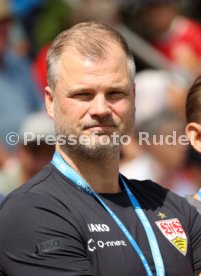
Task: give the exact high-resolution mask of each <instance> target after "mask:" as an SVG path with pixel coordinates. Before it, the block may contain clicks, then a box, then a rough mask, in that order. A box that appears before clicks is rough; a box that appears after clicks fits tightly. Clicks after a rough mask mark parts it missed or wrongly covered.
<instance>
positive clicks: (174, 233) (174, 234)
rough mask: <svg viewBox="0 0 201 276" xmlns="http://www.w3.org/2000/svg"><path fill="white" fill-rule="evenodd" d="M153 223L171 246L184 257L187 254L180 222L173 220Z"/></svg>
mask: <svg viewBox="0 0 201 276" xmlns="http://www.w3.org/2000/svg"><path fill="white" fill-rule="evenodd" d="M155 223H156V225H157V226H158V228H159V229H160V230H161V232H162V233H163V235H164V236H165V237H166V238H167V239H168V240H169V241H170V242H171V244H172V245H174V246H175V247H176V248H177V249H178V250H179V251H180V252H181V253H182V254H183V255H184V256H185V255H186V253H187V237H186V233H185V232H184V229H183V227H182V225H181V223H180V221H179V220H178V219H177V218H174V219H167V220H160V221H155Z"/></svg>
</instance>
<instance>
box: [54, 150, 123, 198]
mask: <svg viewBox="0 0 201 276" xmlns="http://www.w3.org/2000/svg"><path fill="white" fill-rule="evenodd" d="M56 150H57V152H58V153H59V154H60V155H61V156H62V158H63V159H64V161H66V162H67V163H68V165H70V166H71V167H72V168H73V169H74V170H75V171H76V172H77V173H78V174H79V175H80V176H81V177H82V178H83V179H84V180H85V181H86V182H87V183H88V185H89V186H90V187H91V188H92V189H93V190H94V191H95V192H96V193H118V192H120V191H121V188H120V185H119V153H118V152H115V153H114V154H113V155H111V156H107V158H104V160H100V158H99V159H98V158H97V160H96V159H95V158H89V157H88V156H84V155H82V156H81V155H79V157H78V156H77V155H76V154H75V153H74V154H72V153H69V152H68V153H66V151H65V152H64V151H63V150H62V149H61V148H60V147H59V146H56Z"/></svg>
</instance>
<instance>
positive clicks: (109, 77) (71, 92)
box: [49, 45, 135, 156]
mask: <svg viewBox="0 0 201 276" xmlns="http://www.w3.org/2000/svg"><path fill="white" fill-rule="evenodd" d="M57 74H58V75H57V84H56V89H55V96H54V97H53V100H52V104H51V105H53V113H52V114H50V116H52V117H53V118H54V121H55V127H56V133H57V135H65V136H69V135H70V134H73V135H75V136H76V137H77V138H79V137H80V136H86V137H88V138H92V136H93V138H94V139H95V140H94V139H93V144H92V143H90V144H88V143H87V144H85V145H83V144H80V143H78V144H77V145H76V146H74V147H72V145H68V144H67V145H66V146H65V147H66V148H67V149H69V150H70V147H71V148H73V150H74V151H75V150H76V149H77V150H78V151H80V152H82V153H83V152H84V153H87V154H88V155H91V156H96V155H97V152H102V151H105V152H107V151H108V149H109V150H111V149H114V148H117V147H116V146H114V144H113V143H112V142H111V143H109V144H107V146H106V145H103V142H104V141H105V137H106V136H108V137H111V135H112V134H113V133H114V132H115V133H116V134H117V135H119V136H122V135H128V134H131V133H132V132H133V127H134V112H135V107H134V86H133V84H132V82H131V78H130V72H129V69H128V65H127V58H126V56H125V54H124V52H123V51H122V50H121V49H120V48H119V47H117V46H116V45H114V46H113V49H112V51H111V53H110V54H108V57H106V58H105V59H102V60H94V59H90V58H88V57H83V56H81V55H80V54H79V53H78V52H77V51H76V50H66V52H65V53H63V55H62V57H61V62H60V65H59V67H58V72H57ZM49 113H50V112H49ZM94 134H96V135H95V136H94ZM77 140H79V139H77ZM110 141H111V139H110Z"/></svg>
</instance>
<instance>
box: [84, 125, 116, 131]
mask: <svg viewBox="0 0 201 276" xmlns="http://www.w3.org/2000/svg"><path fill="white" fill-rule="evenodd" d="M114 128H116V126H115V125H92V126H86V127H84V130H92V131H108V130H110V131H111V129H114Z"/></svg>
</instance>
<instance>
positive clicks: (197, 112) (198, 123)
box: [186, 77, 201, 213]
mask: <svg viewBox="0 0 201 276" xmlns="http://www.w3.org/2000/svg"><path fill="white" fill-rule="evenodd" d="M186 119H187V123H188V124H187V126H186V134H187V135H188V137H189V139H190V142H191V144H192V146H193V147H194V149H195V150H196V151H198V152H200V153H201V77H198V78H197V79H196V80H195V82H194V83H193V85H192V86H191V88H190V89H189V93H188V96H187V100H186ZM188 201H189V202H190V203H191V204H193V205H194V206H195V207H196V208H197V209H198V211H199V212H200V213H201V190H199V191H198V193H197V194H195V195H194V197H190V196H189V197H188Z"/></svg>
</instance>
